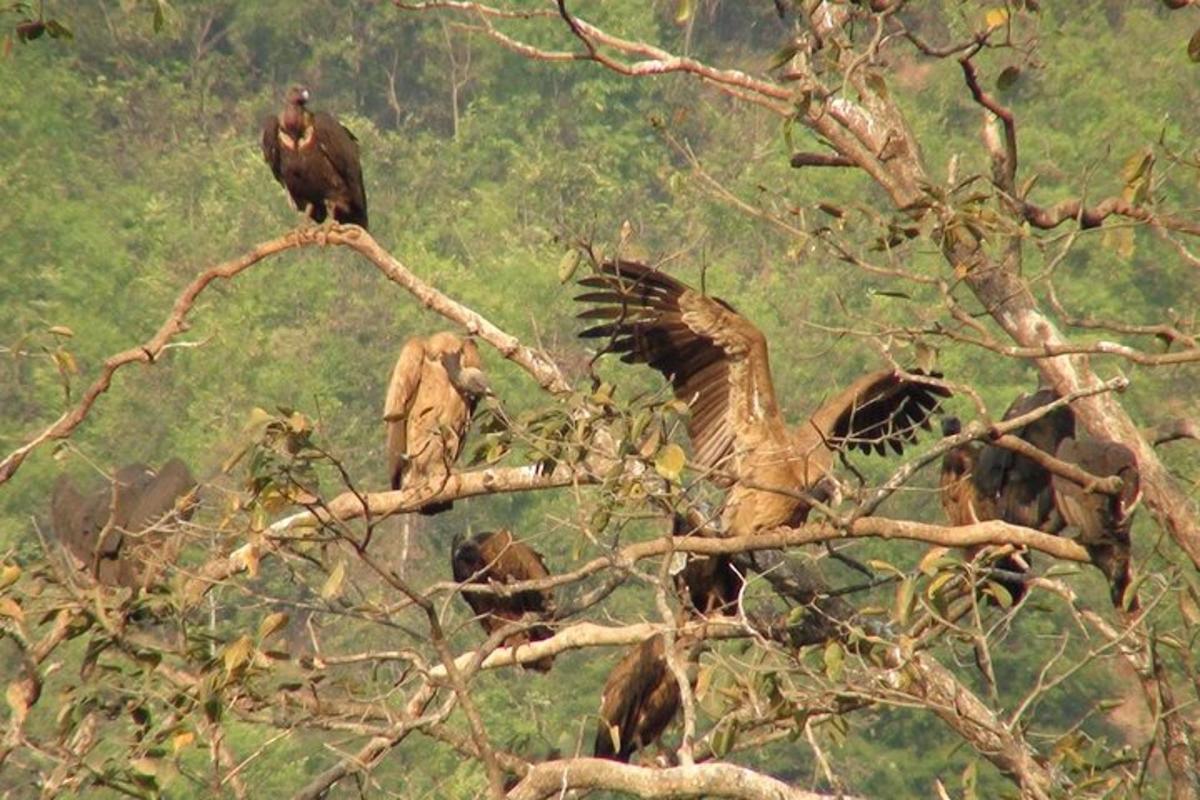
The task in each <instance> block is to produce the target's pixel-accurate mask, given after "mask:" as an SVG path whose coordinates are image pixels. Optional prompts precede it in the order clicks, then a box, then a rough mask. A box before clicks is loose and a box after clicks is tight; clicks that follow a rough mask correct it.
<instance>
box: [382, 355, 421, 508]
mask: <svg viewBox="0 0 1200 800" xmlns="http://www.w3.org/2000/svg"><path fill="white" fill-rule="evenodd" d="M424 362H425V342H424V341H423V340H422V339H421V338H420V337H413V338H412V339H409V340H408V341H407V342H405V343H404V347H403V348H402V349H401V350H400V357H399V358H398V359H396V366H395V367H394V368H393V369H392V380H391V382H390V383H389V384H388V390H387V399H386V400H385V401H384V405H383V421H384V422H385V423H387V456H388V470H389V474H390V475H391V481H392V488H393V489H399V488H400V486H401V484H402V482H403V478H404V469H405V466H406V463H407V462H406V459H407V454H408V414H409V412H410V411H411V410H412V404H413V400H414V399H415V398H416V396H417V387H418V386H419V385H420V384H421V370H422V367H423V365H424Z"/></svg>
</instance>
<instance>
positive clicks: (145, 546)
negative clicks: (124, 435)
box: [51, 458, 196, 588]
mask: <svg viewBox="0 0 1200 800" xmlns="http://www.w3.org/2000/svg"><path fill="white" fill-rule="evenodd" d="M195 487H196V481H195V479H194V478H193V477H192V474H191V472H190V471H189V470H188V468H187V466H186V465H185V464H184V463H183V462H182V461H180V460H179V459H177V458H175V459H171V460H170V461H168V462H167V463H166V464H164V465H163V468H162V469H161V470H159V471H158V473H157V474H156V473H155V472H154V471H153V470H151V469H150V468H149V467H147V466H146V465H145V464H130V465H127V466H125V467H122V468H121V469H119V470H117V472H116V474H115V475H114V476H113V481H112V483H111V484H110V485H109V486H106V487H104V488H103V489H100V490H99V491H97V492H95V493H93V494H91V495H90V496H87V497H85V496H83V495H81V494H80V493H79V491H78V490H77V489H76V488H75V485H74V483H72V481H71V480H70V478H68V477H67V476H65V475H64V476H63V477H61V478H59V480H58V483H57V484H56V485H55V487H54V495H53V497H52V499H51V523H52V525H53V527H54V533H55V535H56V536H57V538H58V540H59V541H60V542H61V543H62V544H63V546H64V547H66V549H67V550H68V551H69V552H70V553H71V555H72V556H74V558H76V559H77V560H78V561H80V562H81V563H82V564H83V567H84V569H85V570H86V571H87V572H88V573H89V574H90V575H91V576H92V577H93V578H94V579H95V580H96V582H97V583H100V584H103V585H105V586H128V587H135V588H136V587H147V586H150V585H151V584H153V583H154V582H155V581H156V580H157V579H158V576H159V575H160V574H161V572H162V568H163V566H164V565H165V564H167V563H170V562H172V561H174V559H175V556H176V555H177V553H178V550H179V541H178V537H177V536H176V535H175V523H176V522H177V521H178V520H186V519H189V518H190V517H191V515H192V511H193V510H194V506H195V503H194V497H193V492H194V489H195Z"/></svg>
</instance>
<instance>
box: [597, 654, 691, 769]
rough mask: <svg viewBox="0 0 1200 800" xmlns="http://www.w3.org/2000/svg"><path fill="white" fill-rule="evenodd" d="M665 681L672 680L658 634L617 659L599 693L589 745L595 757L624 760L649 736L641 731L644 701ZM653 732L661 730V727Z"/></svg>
mask: <svg viewBox="0 0 1200 800" xmlns="http://www.w3.org/2000/svg"><path fill="white" fill-rule="evenodd" d="M666 680H669V681H671V683H674V682H675V681H674V678H673V677H672V676H671V675H670V670H669V669H668V668H667V658H666V640H664V639H663V637H662V635H661V634H657V635H655V636H651V637H650V638H649V639H646V640H645V641H644V642H642V643H641V644H639V645H637V646H636V647H634V648H633V649H632V650H630V651H629V652H628V653H626V654H625V656H624V657H623V658H622V659H621V660H620V661H619V662H617V666H615V667H614V668H613V671H612V672H610V673H609V675H608V680H607V681H605V682H604V692H603V694H602V695H601V696H600V724H599V726H598V727H597V730H596V743H595V745H594V748H593V754H594V755H595V756H596V758H608V759H612V760H614V761H624V762H626V763H628V761H629V757H630V756H632V755H633V753H634V751H635V750H637V749H638V748H639V747H640V746H642V744H645V743H647V742H648V741H651V740H652V739H653V737H646V736H645V734H646V733H648V731H645V730H641V727H642V726H641V725H640V723H641V722H642V720H643V719H644V717H645V714H646V711H647V710H648V709H647V708H646V704H647V701H648V700H649V699H650V697H651V695H653V694H654V692H655V689H656V688H657V687H658V686H659V684H661V683H663V682H664V681H666ZM676 690H677V691H678V687H676ZM676 704H678V698H676ZM655 716H656V717H657V716H661V715H655ZM671 716H672V717H673V716H674V712H673V710H672V713H671ZM667 722H668V723H669V722H670V717H668V719H667ZM662 727H663V728H665V727H666V725H663V726H662ZM657 733H662V728H660V729H659V730H658V731H657ZM614 738H615V739H617V740H618V741H617V742H614V741H613V740H614Z"/></svg>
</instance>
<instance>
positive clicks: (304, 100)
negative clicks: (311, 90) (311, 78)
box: [300, 89, 308, 103]
mask: <svg viewBox="0 0 1200 800" xmlns="http://www.w3.org/2000/svg"><path fill="white" fill-rule="evenodd" d="M300 102H301V103H307V102H308V89H301V90H300Z"/></svg>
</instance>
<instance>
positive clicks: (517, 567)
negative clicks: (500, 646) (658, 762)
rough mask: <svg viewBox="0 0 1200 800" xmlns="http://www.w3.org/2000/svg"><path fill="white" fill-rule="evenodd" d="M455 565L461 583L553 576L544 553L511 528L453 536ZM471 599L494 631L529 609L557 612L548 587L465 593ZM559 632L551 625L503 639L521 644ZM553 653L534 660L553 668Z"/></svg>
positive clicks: (538, 613) (539, 613)
mask: <svg viewBox="0 0 1200 800" xmlns="http://www.w3.org/2000/svg"><path fill="white" fill-rule="evenodd" d="M452 548H453V549H452V552H451V556H450V568H451V570H452V571H453V573H454V580H456V581H457V582H459V583H468V582H469V583H479V584H484V585H486V584H488V583H499V584H506V583H518V582H520V581H534V580H538V579H539V578H546V577H549V575H550V571H549V570H547V569H546V564H545V562H543V561H542V556H541V554H539V553H538V552H537V551H536V550H534V549H533V548H532V547H530V546H529V545H527V544H525V543H523V542H518V541H516V540H515V539H513V536H512V533H510V532H509V531H507V530H503V529H501V530H498V531H485V532H483V533H479V534H476V535H475V536H472V537H471V538H469V539H466V540H465V541H464V540H463V538H462V534H459V535H458V536H456V537H455V539H454V544H453V545H452ZM462 596H463V599H464V600H466V601H467V605H469V606H470V607H471V610H472V611H474V612H475V615H476V616H478V617H479V624H480V625H482V626H483V630H484V631H485V632H486V633H488V634H491V633H492V632H494V631H497V630H499V629H500V628H503V627H504V626H505V625H507V624H509V623H511V622H518V621H520V620H521V619H522V618H523V617H524V616H525V614H531V615H533V616H535V617H537V618H538V619H549V618H550V616H551V615H552V614H553V613H554V596H553V594H552V593H551V592H550V591H549V590H544V591H528V592H519V593H517V594H516V595H513V596H511V597H501V596H499V595H485V594H471V593H466V592H464V593H463V595H462ZM553 635H554V631H552V630H551V629H550V628H549V627H548V626H546V625H535V626H533V627H532V628H530V629H528V630H524V631H520V632H518V633H514V634H512V635H511V636H509V637H508V638H507V639H505V640H504V646H505V647H517V646H519V645H522V644H527V643H529V642H539V641H541V640H542V639H549V638H550V637H551V636H553ZM553 663H554V657H553V656H547V657H546V658H543V659H539V660H538V661H535V662H533V663H531V664H530V665H529V667H530V668H531V669H536V670H538V671H539V672H549V671H550V667H551V665H552V664H553Z"/></svg>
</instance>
